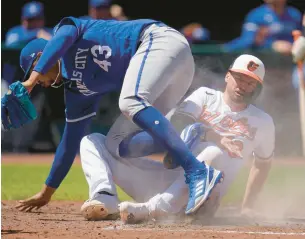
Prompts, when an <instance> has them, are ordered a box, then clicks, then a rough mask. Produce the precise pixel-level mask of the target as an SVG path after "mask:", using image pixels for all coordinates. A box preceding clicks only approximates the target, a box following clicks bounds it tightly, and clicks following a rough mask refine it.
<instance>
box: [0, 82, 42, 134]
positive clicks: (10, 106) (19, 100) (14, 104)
mask: <svg viewBox="0 0 305 239" xmlns="http://www.w3.org/2000/svg"><path fill="white" fill-rule="evenodd" d="M36 118H37V112H36V109H35V106H34V105H33V103H32V102H31V100H30V96H29V93H28V91H27V89H26V88H25V87H24V86H23V85H22V84H21V82H20V81H17V82H15V83H13V84H11V85H10V86H9V91H8V92H7V93H6V94H5V95H4V96H3V97H2V98H1V120H2V126H3V129H4V130H10V129H12V128H14V129H16V128H19V127H21V126H23V125H24V124H26V123H28V122H30V121H32V120H34V119H36Z"/></svg>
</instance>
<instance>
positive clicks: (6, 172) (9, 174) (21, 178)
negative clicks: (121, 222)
mask: <svg viewBox="0 0 305 239" xmlns="http://www.w3.org/2000/svg"><path fill="white" fill-rule="evenodd" d="M1 167H2V175H1V180H2V182H1V186H2V190H1V197H2V200H19V199H25V198H27V197H30V196H32V195H34V194H35V193H37V192H38V191H39V190H40V189H41V187H42V184H43V183H44V182H45V180H46V178H47V176H48V173H49V170H50V166H48V165H16V164H4V165H2V166H1ZM118 194H119V198H120V199H121V200H130V197H129V196H128V195H127V194H125V193H124V192H123V191H122V190H121V189H120V188H118ZM86 199H88V185H87V182H86V179H85V176H84V174H83V171H82V168H81V166H80V165H74V166H72V168H71V170H70V172H69V173H68V175H67V177H66V178H65V180H64V181H63V183H62V184H61V186H60V187H59V189H58V190H57V191H56V193H55V194H54V196H53V200H74V201H84V200H86Z"/></svg>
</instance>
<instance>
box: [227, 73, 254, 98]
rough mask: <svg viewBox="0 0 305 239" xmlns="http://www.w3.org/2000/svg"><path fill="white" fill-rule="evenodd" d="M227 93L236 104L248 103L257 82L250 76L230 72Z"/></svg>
mask: <svg viewBox="0 0 305 239" xmlns="http://www.w3.org/2000/svg"><path fill="white" fill-rule="evenodd" d="M226 82H227V86H226V91H227V92H228V94H229V97H230V99H231V100H232V101H233V102H235V103H248V102H249V100H250V99H251V97H252V95H253V94H254V91H255V89H256V87H257V81H256V80H255V79H253V78H252V77H250V76H247V75H244V74H241V73H236V72H228V74H227V75H226Z"/></svg>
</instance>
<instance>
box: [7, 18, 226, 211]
mask: <svg viewBox="0 0 305 239" xmlns="http://www.w3.org/2000/svg"><path fill="white" fill-rule="evenodd" d="M20 65H21V67H22V69H23V70H24V71H25V77H24V80H25V82H23V83H22V84H21V83H20V82H17V83H14V84H13V85H11V86H10V92H8V93H7V94H6V95H5V96H4V97H3V98H2V100H1V108H2V110H1V113H2V114H1V118H2V124H3V127H4V128H6V129H10V128H16V127H20V126H22V125H23V124H24V123H26V122H29V121H31V120H33V119H35V117H36V114H35V110H34V109H33V107H32V106H31V102H30V101H29V99H28V94H27V92H25V91H24V89H27V91H29V92H30V91H31V90H32V89H33V87H34V86H35V85H36V84H41V85H42V86H44V87H49V86H53V87H58V86H59V85H60V84H63V85H64V88H65V104H66V110H65V113H66V125H65V129H64V133H63V136H62V140H61V142H60V144H59V146H58V148H57V150H56V154H55V158H54V162H53V165H52V168H51V171H50V174H49V176H48V178H47V180H46V182H45V185H44V187H43V189H42V190H41V191H40V192H39V193H38V194H36V195H34V196H33V197H31V198H29V199H27V200H22V201H20V202H19V205H17V208H19V209H20V210H26V211H31V210H32V209H33V208H39V207H41V206H43V205H45V204H47V203H48V202H49V200H50V199H51V196H52V195H53V193H54V192H55V190H56V189H57V188H58V187H59V185H60V183H61V182H62V180H63V179H64V177H65V176H66V175H67V173H68V171H69V169H70V167H71V165H72V163H73V160H74V158H75V155H76V153H77V149H78V147H79V144H80V141H81V139H82V138H83V136H84V134H85V129H86V126H88V125H89V123H90V121H91V118H92V117H93V116H95V115H96V109H97V107H98V103H99V101H100V99H101V98H102V96H103V95H104V94H105V93H107V92H110V91H116V90H118V91H120V92H121V93H120V98H119V102H118V103H119V107H120V110H121V111H122V113H123V114H124V116H121V117H120V118H119V119H118V120H117V122H116V123H115V125H117V126H118V129H117V130H118V132H119V135H118V137H117V138H119V139H120V140H121V142H119V140H117V139H116V137H113V133H114V130H112V132H111V133H112V134H111V135H112V137H110V139H111V140H112V141H113V143H114V144H115V145H116V147H117V152H113V153H118V154H119V155H120V154H121V152H123V153H122V154H123V155H120V156H122V157H130V155H129V154H128V143H129V142H132V139H133V137H136V135H137V134H141V133H142V132H141V130H142V131H143V130H144V131H145V133H148V134H149V135H150V136H151V140H152V141H153V142H156V143H155V144H159V145H162V146H163V147H164V148H166V150H167V151H168V152H169V154H170V155H172V157H173V160H174V161H175V162H176V163H177V164H178V165H180V166H181V167H182V168H183V169H184V171H185V177H186V182H187V184H188V186H189V189H190V190H189V201H188V205H187V207H186V214H191V213H194V212H196V211H197V210H198V209H199V208H200V207H201V206H202V205H203V203H204V202H205V201H206V200H207V198H208V197H209V195H210V194H211V192H212V190H213V188H214V187H215V186H216V184H218V183H219V182H221V180H222V177H223V175H222V172H220V171H218V170H215V169H213V168H212V167H208V166H206V165H205V164H202V163H200V162H199V161H198V160H196V158H195V157H194V155H193V154H192V153H191V152H190V150H189V149H188V147H187V146H186V145H185V144H184V142H183V141H182V140H181V138H180V136H179V133H178V132H177V131H176V130H175V128H174V127H173V126H172V124H171V123H170V122H169V121H168V120H167V119H166V118H165V117H164V115H166V114H167V113H168V112H169V111H170V110H171V109H172V108H174V107H175V105H176V104H177V103H178V102H179V101H180V100H181V98H182V97H183V96H184V95H185V93H186V91H187V90H188V88H189V86H190V85H191V82H192V80H193V75H194V59H193V56H192V53H191V50H190V47H189V44H188V42H187V40H186V39H185V38H184V37H183V36H182V35H181V34H180V33H179V32H177V31H176V30H174V29H172V28H170V27H168V26H166V25H165V24H164V23H162V22H158V21H154V20H150V19H142V20H135V21H112V20H109V21H104V20H89V21H87V20H80V19H77V18H73V17H67V18H63V19H62V20H61V21H60V22H59V24H58V25H57V26H56V27H55V29H54V36H53V37H52V39H51V40H50V41H49V42H48V41H46V40H44V39H37V40H34V41H32V42H30V43H29V44H28V45H27V46H25V48H24V49H23V50H22V52H21V55H20ZM119 123H122V124H123V126H122V125H121V124H119ZM128 124H130V125H133V126H137V127H134V128H135V130H137V131H136V132H132V133H131V137H130V133H129V132H128V134H127V133H125V134H124V131H122V130H124V127H125V126H124V125H128ZM113 128H114V129H115V127H113ZM139 129H140V130H139ZM125 138H128V140H124V139H125ZM129 139H130V140H129ZM105 193H107V192H105Z"/></svg>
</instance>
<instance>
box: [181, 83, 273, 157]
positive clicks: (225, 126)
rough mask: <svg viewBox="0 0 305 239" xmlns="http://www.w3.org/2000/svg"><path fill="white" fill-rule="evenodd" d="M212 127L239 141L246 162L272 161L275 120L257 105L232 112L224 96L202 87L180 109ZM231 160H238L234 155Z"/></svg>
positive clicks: (223, 134) (221, 133)
mask: <svg viewBox="0 0 305 239" xmlns="http://www.w3.org/2000/svg"><path fill="white" fill-rule="evenodd" d="M177 110H178V112H179V113H182V114H187V115H189V116H191V117H193V118H194V119H195V120H196V121H197V122H202V123H204V124H205V125H207V126H209V127H211V128H212V129H213V130H214V131H215V132H217V133H219V134H220V135H222V136H231V137H233V140H236V143H237V145H239V148H240V150H241V153H242V156H243V158H249V157H250V156H252V155H253V153H254V155H255V156H256V157H259V158H270V157H271V156H272V155H273V151H274V140H275V129H274V123H273V120H272V118H271V117H270V116H269V115H268V114H267V113H265V112H263V111H262V110H260V109H258V108H257V107H255V106H254V105H249V106H248V107H247V108H246V109H245V110H243V111H240V112H232V111H231V109H230V107H229V106H228V105H227V104H226V103H225V102H224V99H223V93H222V92H220V91H216V90H213V89H210V88H206V87H201V88H199V89H197V90H196V91H194V92H193V93H192V94H191V95H190V96H189V97H187V98H186V99H185V100H184V102H183V103H182V104H181V105H180V106H179V108H178V109H177ZM230 156H231V157H237V156H236V155H233V154H231V155H230Z"/></svg>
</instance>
